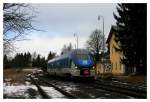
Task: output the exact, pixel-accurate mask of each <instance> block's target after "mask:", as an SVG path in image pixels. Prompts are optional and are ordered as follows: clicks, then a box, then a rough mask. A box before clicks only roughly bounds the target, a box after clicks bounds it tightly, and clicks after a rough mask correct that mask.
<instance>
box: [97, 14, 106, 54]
mask: <svg viewBox="0 0 150 102" xmlns="http://www.w3.org/2000/svg"><path fill="white" fill-rule="evenodd" d="M100 18H102V19H103V49H102V52H103V53H104V50H105V45H104V43H105V41H104V38H105V35H104V17H103V16H101V15H99V16H98V20H100Z"/></svg>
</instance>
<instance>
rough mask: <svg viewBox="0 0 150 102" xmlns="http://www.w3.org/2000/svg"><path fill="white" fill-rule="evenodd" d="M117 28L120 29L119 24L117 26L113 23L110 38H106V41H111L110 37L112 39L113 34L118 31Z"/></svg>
mask: <svg viewBox="0 0 150 102" xmlns="http://www.w3.org/2000/svg"><path fill="white" fill-rule="evenodd" d="M117 29H118V28H117V26H115V25H112V26H111V29H110V32H109V35H108V38H107V40H106V43H109V42H110V39H111V37H112V35H113V34H115V33H116V31H117Z"/></svg>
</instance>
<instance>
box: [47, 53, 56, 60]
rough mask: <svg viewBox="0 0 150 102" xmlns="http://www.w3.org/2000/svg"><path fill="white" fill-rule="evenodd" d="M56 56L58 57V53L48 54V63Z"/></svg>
mask: <svg viewBox="0 0 150 102" xmlns="http://www.w3.org/2000/svg"><path fill="white" fill-rule="evenodd" d="M55 56H56V53H53V52H51V51H50V52H49V54H48V57H47V61H48V60H50V59H52V58H54V57H55Z"/></svg>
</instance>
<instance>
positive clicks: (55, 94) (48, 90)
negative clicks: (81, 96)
mask: <svg viewBox="0 0 150 102" xmlns="http://www.w3.org/2000/svg"><path fill="white" fill-rule="evenodd" d="M42 89H43V90H44V91H45V92H46V93H47V94H48V95H49V96H50V97H51V98H65V96H64V95H63V94H61V93H60V92H58V91H57V90H55V89H54V88H53V87H45V86H42Z"/></svg>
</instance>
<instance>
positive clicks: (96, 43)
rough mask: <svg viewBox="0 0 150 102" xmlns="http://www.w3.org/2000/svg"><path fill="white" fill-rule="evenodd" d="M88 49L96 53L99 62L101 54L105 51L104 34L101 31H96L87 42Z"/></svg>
mask: <svg viewBox="0 0 150 102" xmlns="http://www.w3.org/2000/svg"><path fill="white" fill-rule="evenodd" d="M86 46H87V49H88V50H90V51H91V52H92V53H94V55H95V58H96V60H97V61H98V60H99V53H100V52H101V51H102V50H103V34H102V32H101V31H100V30H97V29H96V30H94V31H93V32H92V34H91V35H90V36H89V39H88V40H87V42H86Z"/></svg>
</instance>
